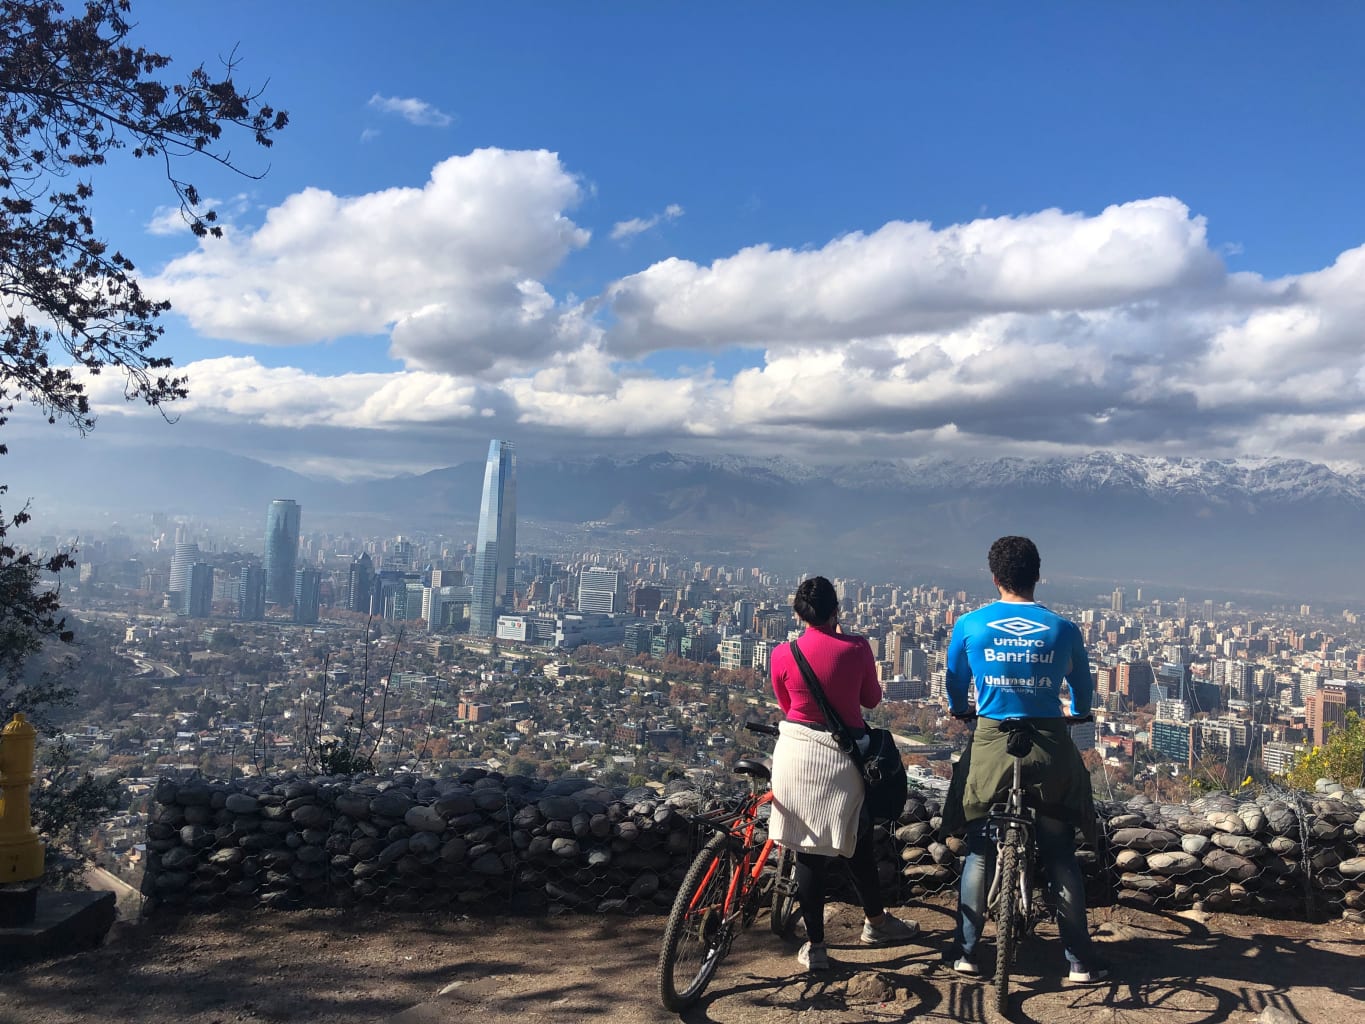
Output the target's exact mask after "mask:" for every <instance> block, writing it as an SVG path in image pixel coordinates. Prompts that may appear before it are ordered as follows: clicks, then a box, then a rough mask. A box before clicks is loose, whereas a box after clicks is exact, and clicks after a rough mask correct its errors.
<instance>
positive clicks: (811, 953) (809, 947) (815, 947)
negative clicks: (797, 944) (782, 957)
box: [796, 942, 829, 971]
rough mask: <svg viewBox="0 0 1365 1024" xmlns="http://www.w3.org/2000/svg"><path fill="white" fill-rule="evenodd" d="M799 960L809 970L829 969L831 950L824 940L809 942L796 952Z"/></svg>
mask: <svg viewBox="0 0 1365 1024" xmlns="http://www.w3.org/2000/svg"><path fill="white" fill-rule="evenodd" d="M796 960H797V962H798V963H799V964H800V965H801V966H802V967H804V968H806V969H807V970H811V971H827V970H829V950H828V949H826V948H825V944H824V943H823V942H807V943H804V944H803V945H802V946H801V949H800V950H799V951H798V952H797V954H796Z"/></svg>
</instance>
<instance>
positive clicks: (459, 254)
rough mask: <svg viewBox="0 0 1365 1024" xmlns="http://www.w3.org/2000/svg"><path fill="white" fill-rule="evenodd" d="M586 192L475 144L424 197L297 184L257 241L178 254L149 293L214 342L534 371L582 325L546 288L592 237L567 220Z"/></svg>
mask: <svg viewBox="0 0 1365 1024" xmlns="http://www.w3.org/2000/svg"><path fill="white" fill-rule="evenodd" d="M580 195H581V190H580V186H579V183H578V181H577V179H576V178H575V177H574V176H573V175H571V174H569V173H568V171H566V170H565V168H564V167H563V165H562V164H561V163H560V161H559V158H558V157H557V156H556V155H555V154H553V153H548V152H545V151H535V152H509V151H505V150H499V149H481V150H476V151H474V152H473V153H470V154H469V155H467V156H455V157H451V158H449V159H448V160H445V161H443V162H442V163H440V164H437V165H436V167H435V168H433V170H432V172H431V178H430V179H429V180H428V181H427V183H426V184H425V185H424V186H422V187H421V188H392V189H386V190H383V191H380V192H372V193H369V194H366V195H361V196H354V197H347V196H338V195H335V194H334V193H331V192H328V191H326V190H323V189H317V188H309V189H305V190H304V191H302V192H299V193H296V194H294V195H292V196H290V197H288V198H287V199H285V200H284V201H283V202H282V203H280V204H279V205H278V206H276V207H274V208H273V209H271V210H270V211H269V212H268V213H267V214H266V217H265V222H264V223H263V224H262V225H261V226H260V227H259V228H258V229H257V230H255V231H254V232H243V231H239V232H236V233H234V234H233V235H232V236H231V237H229V238H227V239H221V240H206V241H205V242H204V243H203V244H201V245H200V246H199V247H198V248H197V249H196V250H195V251H194V252H191V253H189V254H187V255H185V256H182V257H179V258H178V259H175V260H173V261H171V262H170V263H169V264H168V265H167V266H166V268H165V269H164V270H163V272H162V273H161V274H160V275H159V276H158V277H157V278H155V279H153V280H152V281H151V287H152V288H154V289H155V290H156V292H157V293H159V294H162V295H165V296H167V297H168V298H170V299H171V301H172V303H173V304H174V306H175V309H176V311H177V312H179V313H181V314H183V315H184V316H186V317H187V318H188V319H189V321H190V323H191V324H192V325H193V326H194V328H195V329H196V330H197V331H199V332H200V333H202V334H205V335H208V336H211V337H217V338H227V339H232V340H235V341H242V342H249V343H254V344H277V345H296V344H303V343H311V342H318V341H323V340H326V339H331V338H337V337H342V336H346V335H364V334H390V335H391V351H392V354H393V355H394V356H395V357H397V358H399V359H402V360H404V361H405V362H406V363H407V364H408V365H409V366H410V367H413V368H417V369H426V370H446V371H451V372H457V373H458V372H486V371H489V370H491V369H492V368H493V367H495V366H496V365H499V364H501V365H504V366H514V365H522V364H525V363H528V362H530V363H534V362H536V361H538V360H540V359H541V358H543V357H544V356H545V355H547V354H549V353H551V352H554V351H558V350H559V348H560V347H561V346H563V345H565V344H566V336H567V335H568V334H573V333H575V332H581V330H582V323H583V322H582V319H581V317H579V316H577V315H575V314H574V312H573V310H572V309H571V308H566V309H561V308H560V307H559V306H558V305H557V304H556V302H555V300H554V298H553V297H552V296H550V294H549V293H548V291H546V289H545V287H544V285H543V284H542V283H541V281H540V278H542V277H543V276H544V275H546V274H548V273H549V272H550V271H552V270H553V269H554V268H555V267H556V266H557V265H558V264H559V263H560V262H561V261H562V260H563V259H564V257H565V256H566V255H568V254H569V253H570V252H572V251H573V250H575V249H578V248H581V247H582V246H584V245H586V244H587V242H588V239H589V233H588V231H586V230H585V229H583V228H580V227H578V226H577V225H576V224H574V222H573V221H572V220H570V219H569V217H568V216H567V214H566V210H568V209H569V208H571V207H572V206H573V205H574V204H575V203H577V202H578V200H579V198H580ZM581 340H582V339H581V337H578V336H575V337H574V338H572V339H569V340H568V347H571V348H576V347H577V345H578V344H579V343H580V342H581Z"/></svg>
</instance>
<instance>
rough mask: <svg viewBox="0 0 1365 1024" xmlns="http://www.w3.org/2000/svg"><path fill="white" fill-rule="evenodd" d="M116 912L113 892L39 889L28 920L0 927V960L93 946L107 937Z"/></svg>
mask: <svg viewBox="0 0 1365 1024" xmlns="http://www.w3.org/2000/svg"><path fill="white" fill-rule="evenodd" d="M116 915H117V910H116V908H115V900H114V894H113V893H112V892H45V891H40V892H39V893H38V905H37V911H36V913H35V914H34V917H33V920H32V921H31V922H30V923H29V924H25V925H19V926H17V927H13V928H0V964H6V963H14V962H16V961H19V960H36V959H39V958H41V957H47V956H60V955H62V954H64V953H78V952H80V951H82V950H86V949H91V948H93V947H95V946H98V945H99V944H100V943H101V942H103V941H104V936H105V935H106V934H108V932H109V929H110V927H111V926H112V925H113V923H114V918H115V916H116Z"/></svg>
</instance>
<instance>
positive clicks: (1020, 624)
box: [986, 615, 1048, 637]
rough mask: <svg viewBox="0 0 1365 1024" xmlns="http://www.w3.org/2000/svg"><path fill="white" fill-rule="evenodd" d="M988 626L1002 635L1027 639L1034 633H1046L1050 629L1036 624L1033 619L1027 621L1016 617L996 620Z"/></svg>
mask: <svg viewBox="0 0 1365 1024" xmlns="http://www.w3.org/2000/svg"><path fill="white" fill-rule="evenodd" d="M986 625H988V626H990V627H991V629H996V630H999V631H1000V632H1001V633H1008V634H1009V635H1010V636H1017V637H1025V636H1029V635H1030V634H1033V633H1046V632H1047V631H1048V627H1047V626H1044V625H1041V624H1040V623H1037V622H1034V621H1033V620H1032V619H1025V618H1022V617H1021V616H1018V615H1015V616H1012V617H1011V618H1008V619H996V620H995V621H994V622H988V623H986Z"/></svg>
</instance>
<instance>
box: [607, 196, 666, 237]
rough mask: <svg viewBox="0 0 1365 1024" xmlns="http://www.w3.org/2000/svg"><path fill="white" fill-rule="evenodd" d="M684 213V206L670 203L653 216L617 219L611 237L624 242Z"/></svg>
mask: <svg viewBox="0 0 1365 1024" xmlns="http://www.w3.org/2000/svg"><path fill="white" fill-rule="evenodd" d="M682 215H683V208H682V207H681V206H679V205H678V204H677V203H669V204H668V205H667V206H665V207H664V210H663V213H656V214H654V215H653V216H652V217H632V218H631V219H630V220H621V221H617V222H616V223H615V224H613V225H612V228H611V238H612V241H614V242H622V241H625V240H626V239H629V238H634V237H635V236H636V235H642V234H644V233H645V232H646V231H649V230H650V229H652V228H656V227H658V226H659V225H660V224H661V223H663V222H664V221H670V220H677V219H678V218H679V217H681V216H682Z"/></svg>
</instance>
